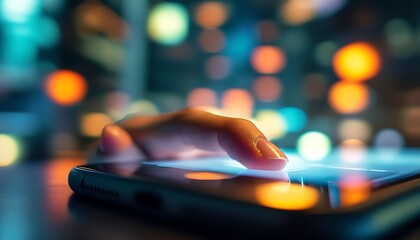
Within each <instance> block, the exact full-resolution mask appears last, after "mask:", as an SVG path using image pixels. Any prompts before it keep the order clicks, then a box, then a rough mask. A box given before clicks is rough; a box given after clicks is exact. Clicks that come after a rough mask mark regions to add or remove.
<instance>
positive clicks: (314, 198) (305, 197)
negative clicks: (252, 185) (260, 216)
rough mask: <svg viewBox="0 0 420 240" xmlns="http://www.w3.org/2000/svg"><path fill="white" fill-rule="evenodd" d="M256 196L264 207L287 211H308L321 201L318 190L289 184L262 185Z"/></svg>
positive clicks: (256, 191)
mask: <svg viewBox="0 0 420 240" xmlns="http://www.w3.org/2000/svg"><path fill="white" fill-rule="evenodd" d="M255 196H256V199H257V201H258V202H259V203H260V204H262V205H264V206H267V207H271V208H277V209H287V210H304V209H308V208H311V207H314V206H315V205H316V204H317V203H318V201H319V199H320V194H319V192H318V190H317V189H315V188H313V187H309V186H303V185H300V184H296V183H289V182H273V183H265V184H261V185H259V186H257V188H256V190H255Z"/></svg>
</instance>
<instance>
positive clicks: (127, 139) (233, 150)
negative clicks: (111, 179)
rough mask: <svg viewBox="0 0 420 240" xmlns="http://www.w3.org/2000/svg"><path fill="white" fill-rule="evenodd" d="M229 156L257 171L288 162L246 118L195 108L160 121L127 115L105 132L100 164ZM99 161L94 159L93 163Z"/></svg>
mask: <svg viewBox="0 0 420 240" xmlns="http://www.w3.org/2000/svg"><path fill="white" fill-rule="evenodd" d="M191 151H194V153H195V154H194V155H197V154H198V155H200V154H201V155H202V154H208V153H209V152H210V153H216V154H217V153H227V154H228V155H229V156H230V157H231V158H233V159H236V160H237V161H239V162H240V163H242V164H243V165H244V166H246V167H248V168H253V169H264V170H278V169H282V168H284V166H285V165H286V163H287V161H288V160H287V157H286V156H285V154H284V153H283V152H282V151H281V150H280V149H278V148H277V147H276V146H275V145H274V144H273V143H271V142H270V141H269V140H268V139H267V138H266V137H265V136H264V134H263V133H261V131H260V130H258V128H257V127H255V125H254V124H253V123H252V122H250V121H248V120H245V119H239V118H229V117H223V116H218V115H214V114H211V113H208V112H204V111H201V110H197V109H184V110H181V111H178V112H173V113H167V114H161V115H156V116H127V117H126V118H124V119H122V120H120V121H119V122H117V123H116V124H110V125H107V126H105V127H104V129H103V131H102V135H101V137H100V144H99V150H98V155H99V156H98V155H96V159H100V160H103V159H105V161H133V160H142V159H170V158H183V157H185V155H186V153H190V152H191ZM93 159H95V158H93Z"/></svg>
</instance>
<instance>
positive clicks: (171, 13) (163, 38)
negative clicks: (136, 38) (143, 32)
mask: <svg viewBox="0 0 420 240" xmlns="http://www.w3.org/2000/svg"><path fill="white" fill-rule="evenodd" d="M147 29H148V32H149V36H150V37H151V38H152V39H153V40H155V41H156V42H159V43H161V44H165V45H176V44H179V43H181V42H182V41H183V40H184V39H185V38H186V36H187V34H188V12H187V10H186V9H185V7H184V6H182V5H180V4H177V3H167V2H165V3H160V4H157V5H156V6H154V7H153V9H152V10H151V11H150V14H149V19H148V25H147Z"/></svg>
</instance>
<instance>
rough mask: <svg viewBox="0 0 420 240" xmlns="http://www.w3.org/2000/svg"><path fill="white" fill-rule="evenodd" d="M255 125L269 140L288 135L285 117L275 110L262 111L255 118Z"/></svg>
mask: <svg viewBox="0 0 420 240" xmlns="http://www.w3.org/2000/svg"><path fill="white" fill-rule="evenodd" d="M255 124H256V125H257V127H258V128H259V129H260V130H261V132H262V133H264V135H265V136H266V137H267V138H268V139H277V138H281V137H283V136H284V135H285V133H286V126H285V122H284V119H283V117H282V116H281V115H280V114H279V113H278V112H276V111H274V110H260V111H258V112H257V114H256V116H255Z"/></svg>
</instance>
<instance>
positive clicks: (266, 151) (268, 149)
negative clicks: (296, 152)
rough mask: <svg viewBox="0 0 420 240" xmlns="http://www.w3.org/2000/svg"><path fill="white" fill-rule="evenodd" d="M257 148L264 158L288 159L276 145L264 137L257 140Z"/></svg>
mask: <svg viewBox="0 0 420 240" xmlns="http://www.w3.org/2000/svg"><path fill="white" fill-rule="evenodd" d="M257 148H258V150H259V151H260V153H261V155H262V157H264V158H267V159H279V160H285V161H289V160H288V159H287V157H286V155H284V153H282V152H281V151H280V150H279V149H278V148H277V146H276V145H274V144H273V143H272V142H270V141H269V140H267V139H265V138H259V139H258V140H257Z"/></svg>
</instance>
